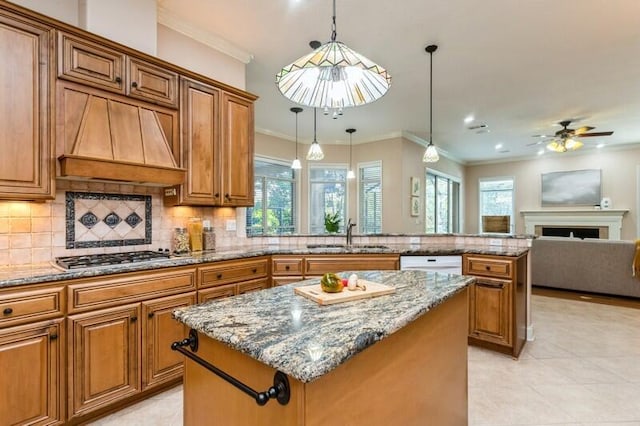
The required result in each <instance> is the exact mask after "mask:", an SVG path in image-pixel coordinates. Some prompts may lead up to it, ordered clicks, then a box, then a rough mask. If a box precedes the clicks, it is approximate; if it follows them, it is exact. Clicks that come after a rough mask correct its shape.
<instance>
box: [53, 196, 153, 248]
mask: <svg viewBox="0 0 640 426" xmlns="http://www.w3.org/2000/svg"><path fill="white" fill-rule="evenodd" d="M65 206H66V248H68V249H72V248H90V247H115V246H132V245H139V244H151V228H152V226H151V225H152V224H151V196H150V195H130V194H101V193H95V192H66V197H65Z"/></svg>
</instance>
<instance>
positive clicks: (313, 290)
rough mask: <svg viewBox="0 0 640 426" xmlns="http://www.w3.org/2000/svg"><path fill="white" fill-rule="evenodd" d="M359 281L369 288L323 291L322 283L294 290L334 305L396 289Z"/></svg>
mask: <svg viewBox="0 0 640 426" xmlns="http://www.w3.org/2000/svg"><path fill="white" fill-rule="evenodd" d="M358 283H360V284H364V285H365V286H366V287H367V289H366V290H361V289H356V290H353V291H351V290H349V289H347V288H346V287H345V289H344V290H342V291H341V292H340V293H325V292H324V291H322V288H321V287H320V284H314V285H306V286H303V287H295V288H294V291H295V292H296V294H299V295H300V296H304V297H306V298H307V299H311V300H313V301H314V302H316V303H319V304H321V305H333V304H334V303H342V302H350V301H352V300H359V299H368V298H370V297H376V296H382V295H384V294H391V293H394V292H395V291H396V288H395V287H391V286H388V285H386V284H380V283H374V282H372V281H367V280H358Z"/></svg>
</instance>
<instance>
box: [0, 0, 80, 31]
mask: <svg viewBox="0 0 640 426" xmlns="http://www.w3.org/2000/svg"><path fill="white" fill-rule="evenodd" d="M11 3H15V4H17V5H19V6H23V7H26V8H27V9H31V10H34V11H36V12H39V13H42V14H43V15H47V16H50V17H52V18H55V19H58V20H60V21H62V22H66V23H67V24H71V25H75V26H78V0H46V1H44V0H11Z"/></svg>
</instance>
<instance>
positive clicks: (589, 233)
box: [535, 225, 609, 240]
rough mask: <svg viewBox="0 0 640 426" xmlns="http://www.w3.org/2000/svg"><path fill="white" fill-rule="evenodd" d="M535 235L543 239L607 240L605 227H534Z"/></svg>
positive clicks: (607, 235)
mask: <svg viewBox="0 0 640 426" xmlns="http://www.w3.org/2000/svg"><path fill="white" fill-rule="evenodd" d="M535 230H536V231H535V232H536V235H542V236H543V237H568V238H580V239H584V238H601V239H605V240H606V239H608V238H609V228H608V227H607V226H543V225H537V226H536V227H535Z"/></svg>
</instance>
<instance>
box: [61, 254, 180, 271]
mask: <svg viewBox="0 0 640 426" xmlns="http://www.w3.org/2000/svg"><path fill="white" fill-rule="evenodd" d="M169 256H170V255H169V252H168V251H150V250H147V251H130V252H126V253H111V254H106V253H103V254H89V255H85V256H65V257H56V265H58V266H60V267H62V268H64V269H80V268H91V267H96V266H107V265H120V264H124V263H137V262H146V261H149V260H157V259H168V258H169Z"/></svg>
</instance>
